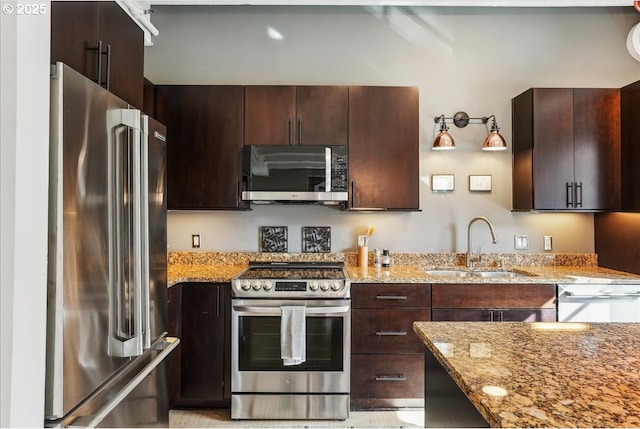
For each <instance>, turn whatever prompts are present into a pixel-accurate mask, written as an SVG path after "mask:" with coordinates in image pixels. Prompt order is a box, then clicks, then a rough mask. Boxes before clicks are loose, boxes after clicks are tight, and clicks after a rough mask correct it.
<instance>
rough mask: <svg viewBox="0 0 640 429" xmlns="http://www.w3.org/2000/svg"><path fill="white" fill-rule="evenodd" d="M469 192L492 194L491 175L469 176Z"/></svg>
mask: <svg viewBox="0 0 640 429" xmlns="http://www.w3.org/2000/svg"><path fill="white" fill-rule="evenodd" d="M469 191H471V192H491V175H489V174H487V175H482V176H479V175H469Z"/></svg>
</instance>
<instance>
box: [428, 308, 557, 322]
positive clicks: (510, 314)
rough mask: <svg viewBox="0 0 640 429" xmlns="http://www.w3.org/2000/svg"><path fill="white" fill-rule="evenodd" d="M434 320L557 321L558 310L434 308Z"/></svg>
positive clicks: (432, 316) (432, 315)
mask: <svg viewBox="0 0 640 429" xmlns="http://www.w3.org/2000/svg"><path fill="white" fill-rule="evenodd" d="M431 320H432V321H434V322H555V321H557V315H556V310H555V309H552V308H517V309H514V308H500V309H488V308H464V309H434V310H432V312H431Z"/></svg>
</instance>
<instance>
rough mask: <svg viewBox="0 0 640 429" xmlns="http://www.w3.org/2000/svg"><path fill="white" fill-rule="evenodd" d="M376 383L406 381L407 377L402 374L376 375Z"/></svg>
mask: <svg viewBox="0 0 640 429" xmlns="http://www.w3.org/2000/svg"><path fill="white" fill-rule="evenodd" d="M376 381H407V377H405V376H404V375H402V374H398V375H377V376H376Z"/></svg>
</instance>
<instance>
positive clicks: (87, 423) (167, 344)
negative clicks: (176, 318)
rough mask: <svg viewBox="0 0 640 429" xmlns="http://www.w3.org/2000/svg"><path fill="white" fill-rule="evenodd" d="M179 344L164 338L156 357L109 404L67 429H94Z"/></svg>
mask: <svg viewBox="0 0 640 429" xmlns="http://www.w3.org/2000/svg"><path fill="white" fill-rule="evenodd" d="M178 344H180V340H179V339H178V338H175V337H165V338H164V339H163V340H162V341H161V345H160V347H161V349H160V350H162V351H161V352H160V353H158V356H156V357H155V358H153V359H152V360H151V362H149V363H148V364H147V365H146V366H145V367H144V368H143V369H142V370H141V371H140V372H139V373H138V374H136V376H135V377H134V378H132V379H131V381H129V382H128V383H127V384H126V385H125V386H124V387H123V388H122V390H120V391H119V392H118V393H117V394H116V395H115V396H114V397H113V398H112V399H111V400H110V401H109V402H107V403H106V404H105V405H104V406H103V407H102V408H100V409H99V410H98V411H97V412H96V413H94V414H91V415H88V416H79V417H78V418H76V419H74V420H73V422H71V424H70V425H69V426H67V427H69V428H94V427H96V426H98V425H99V424H100V422H101V421H102V420H104V418H105V417H107V416H108V415H109V413H110V412H111V411H113V409H114V408H116V407H117V406H118V404H120V402H122V400H123V399H125V398H126V397H127V395H129V393H131V392H132V391H133V389H135V388H136V387H137V386H138V384H140V382H142V380H144V378H145V377H146V376H147V375H149V374H150V373H151V371H153V370H154V369H155V368H156V367H157V366H158V365H160V363H161V362H162V361H163V360H165V358H166V357H167V356H168V355H169V353H171V352H172V351H173V350H174V349H175V348H176V347H177V346H178Z"/></svg>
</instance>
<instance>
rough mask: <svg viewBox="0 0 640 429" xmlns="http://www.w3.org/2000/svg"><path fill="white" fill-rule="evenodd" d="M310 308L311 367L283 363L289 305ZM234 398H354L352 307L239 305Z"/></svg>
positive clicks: (234, 328) (332, 303) (235, 305)
mask: <svg viewBox="0 0 640 429" xmlns="http://www.w3.org/2000/svg"><path fill="white" fill-rule="evenodd" d="M302 304H304V305H305V313H306V338H305V340H306V361H305V362H304V363H302V364H300V365H294V366H284V365H283V364H282V359H281V357H280V320H281V310H280V307H281V306H283V305H302ZM231 317H232V321H231V341H232V344H231V391H232V393H294V392H295V393H320V392H324V393H348V392H349V373H350V371H349V369H350V368H349V365H350V357H349V356H350V353H351V301H350V300H348V299H344V300H343V299H338V300H262V299H234V300H232V312H231Z"/></svg>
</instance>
